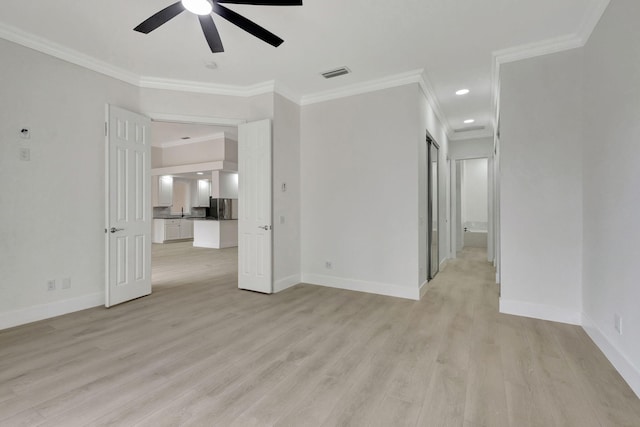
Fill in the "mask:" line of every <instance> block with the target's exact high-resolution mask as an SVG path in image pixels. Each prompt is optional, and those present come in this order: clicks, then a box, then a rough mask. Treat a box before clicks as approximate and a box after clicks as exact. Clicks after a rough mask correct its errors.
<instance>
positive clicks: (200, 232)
mask: <svg viewBox="0 0 640 427" xmlns="http://www.w3.org/2000/svg"><path fill="white" fill-rule="evenodd" d="M193 220H194V221H193V246H194V247H198V248H213V249H220V248H231V247H234V246H238V220H235V219H231V220H220V221H218V220H215V219H208V218H193Z"/></svg>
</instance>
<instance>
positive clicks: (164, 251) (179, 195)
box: [151, 120, 238, 292]
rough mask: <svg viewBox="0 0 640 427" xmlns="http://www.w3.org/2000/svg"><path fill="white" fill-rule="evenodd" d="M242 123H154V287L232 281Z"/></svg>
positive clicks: (234, 275) (235, 269)
mask: <svg viewBox="0 0 640 427" xmlns="http://www.w3.org/2000/svg"><path fill="white" fill-rule="evenodd" d="M237 140H238V130H237V125H224V126H222V125H214V124H207V123H185V122H183V121H181V120H179V121H175V122H172V121H160V120H157V121H153V122H152V124H151V141H152V148H151V184H152V185H151V198H152V200H151V203H152V205H151V206H152V209H153V225H152V242H153V244H152V255H151V267H152V287H153V291H154V292H157V291H169V290H178V289H179V288H181V287H184V286H185V285H192V286H224V287H228V288H229V291H231V290H233V289H235V286H236V283H237V274H238V226H237V224H238V221H237V207H238V172H237V165H238V143H237Z"/></svg>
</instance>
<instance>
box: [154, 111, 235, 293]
mask: <svg viewBox="0 0 640 427" xmlns="http://www.w3.org/2000/svg"><path fill="white" fill-rule="evenodd" d="M141 114H144V115H145V116H147V117H149V118H150V119H151V123H152V124H153V122H166V123H181V124H191V125H213V126H235V127H238V125H241V124H243V123H247V120H246V119H239V118H228V117H213V116H192V115H184V114H173V113H158V112H147V111H145V112H142V113H141ZM153 169H154V168H153V167H152V168H151V170H153ZM151 176H153V175H151ZM151 176H150V178H151ZM151 211H152V214H153V206H151ZM239 246H240V241H238V249H239ZM152 262H153V261H152ZM152 265H153V264H152ZM152 286H153V283H152Z"/></svg>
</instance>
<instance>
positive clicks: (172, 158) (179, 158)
mask: <svg viewBox="0 0 640 427" xmlns="http://www.w3.org/2000/svg"><path fill="white" fill-rule="evenodd" d="M225 147H226V142H225V139H224V138H218V139H213V140H211V141H202V142H194V143H192V144H184V145H177V146H174V147H164V148H162V151H161V153H162V160H161V166H154V167H168V166H179V165H191V164H195V163H205V162H213V161H218V160H226V159H225V151H226V150H225ZM236 157H237V156H236Z"/></svg>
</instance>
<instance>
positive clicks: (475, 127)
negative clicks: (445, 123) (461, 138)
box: [453, 126, 485, 133]
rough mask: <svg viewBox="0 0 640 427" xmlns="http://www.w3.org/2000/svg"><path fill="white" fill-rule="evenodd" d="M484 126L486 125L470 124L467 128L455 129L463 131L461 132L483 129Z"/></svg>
mask: <svg viewBox="0 0 640 427" xmlns="http://www.w3.org/2000/svg"><path fill="white" fill-rule="evenodd" d="M484 128H485V126H469V127H466V128H460V129H454V130H453V131H454V132H455V133H461V132H471V131H472V130H482V129H484Z"/></svg>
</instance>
